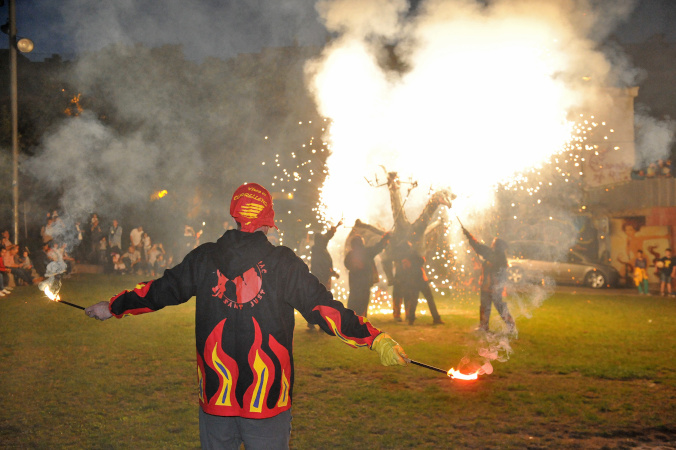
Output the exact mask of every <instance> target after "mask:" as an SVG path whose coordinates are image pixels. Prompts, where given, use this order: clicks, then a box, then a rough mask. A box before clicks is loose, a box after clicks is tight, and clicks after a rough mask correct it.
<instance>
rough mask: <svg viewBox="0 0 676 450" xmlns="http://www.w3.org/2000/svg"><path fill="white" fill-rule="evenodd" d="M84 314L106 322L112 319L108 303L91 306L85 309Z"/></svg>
mask: <svg viewBox="0 0 676 450" xmlns="http://www.w3.org/2000/svg"><path fill="white" fill-rule="evenodd" d="M85 314H87V315H88V316H89V317H91V318H92V319H98V320H107V319H110V318H111V317H113V315H112V314H111V312H110V307H109V302H105V301H104V302H98V303H96V304H95V305H92V306H90V307H88V308H86V309H85Z"/></svg>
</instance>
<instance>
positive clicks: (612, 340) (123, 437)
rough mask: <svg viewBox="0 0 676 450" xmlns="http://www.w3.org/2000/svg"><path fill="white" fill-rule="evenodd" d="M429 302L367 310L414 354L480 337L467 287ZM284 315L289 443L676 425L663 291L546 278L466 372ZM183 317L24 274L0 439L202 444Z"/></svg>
mask: <svg viewBox="0 0 676 450" xmlns="http://www.w3.org/2000/svg"><path fill="white" fill-rule="evenodd" d="M135 281H136V280H134V279H132V278H130V277H108V276H103V275H80V276H76V277H74V278H72V279H69V280H65V282H64V286H63V289H62V297H63V298H64V300H67V301H70V302H73V303H77V304H81V305H83V306H87V305H89V304H92V303H95V302H97V301H100V300H104V299H107V298H109V297H110V296H111V295H112V294H114V293H117V292H118V291H120V290H122V289H125V288H131V287H133V285H134V282H135ZM438 303H439V307H440V310H441V313H442V317H443V319H444V321H445V322H446V324H445V325H443V326H432V325H431V318H430V317H429V316H423V317H421V318H419V319H418V320H417V321H416V325H415V326H408V325H406V324H402V323H395V322H393V321H392V320H391V318H390V317H389V316H385V315H374V316H372V317H371V318H370V320H371V322H372V323H373V324H374V325H375V326H377V327H379V328H382V329H383V330H386V331H387V332H388V333H390V334H391V335H392V336H393V337H394V338H395V339H396V340H397V341H399V342H400V343H401V344H402V346H403V347H404V348H405V350H406V352H407V353H408V355H409V356H410V357H411V358H413V359H416V360H418V361H421V362H424V363H427V364H430V365H434V366H437V367H442V368H444V369H448V368H450V367H457V365H458V362H459V361H460V359H461V358H463V357H464V356H473V355H476V353H477V349H478V348H479V346H480V344H481V343H480V342H479V341H478V337H477V336H476V335H475V334H473V333H472V332H471V330H472V328H473V327H474V326H476V321H477V316H478V299H477V298H476V294H467V295H465V296H455V297H454V298H448V297H440V298H439V299H438ZM513 306H514V307H513V308H512V310H513V311H519V308H518V307H517V306H516V305H513ZM494 316H495V317H493V319H497V314H495V313H494ZM297 317H298V321H297V330H296V337H295V352H294V354H295V361H296V384H295V391H294V394H295V398H294V408H293V423H292V425H293V432H292V438H291V446H292V448H297V449H315V448H341V449H342V448H344V449H352V448H430V449H436V448H552V447H554V448H629V447H632V446H639V445H657V444H662V445H666V443H671V444H673V443H674V441H676V375H675V374H674V368H675V367H676V362H675V361H676V333H675V332H676V300H674V299H665V298H660V297H638V296H630V295H619V296H612V295H604V294H603V292H601V293H600V294H598V295H596V294H595V295H586V294H577V295H573V294H554V295H553V296H552V297H550V298H549V299H547V300H546V301H545V302H544V303H543V304H542V306H540V307H539V308H537V309H534V310H532V311H530V317H529V318H526V317H517V324H518V327H519V338H518V339H517V340H513V341H512V342H511V347H512V350H513V353H512V354H511V356H510V358H509V360H508V361H506V362H496V363H495V364H494V369H495V371H494V372H493V374H491V375H488V376H484V377H482V378H481V379H480V380H479V381H477V382H460V381H451V380H449V379H448V378H447V377H445V376H444V375H443V374H439V373H437V372H433V371H429V370H426V369H424V368H421V367H417V366H408V367H383V366H381V365H380V363H379V361H378V358H377V355H376V354H375V353H373V352H371V351H369V350H366V349H352V348H350V347H348V346H346V345H344V344H342V343H341V342H339V341H338V339H335V338H331V337H329V336H327V335H324V334H323V333H318V332H307V331H306V329H305V324H304V321H303V319H302V318H301V317H300V316H297ZM493 319H492V320H493ZM494 325H498V323H497V321H496V322H495V323H494ZM193 326H194V303H193V302H188V303H187V304H185V305H181V306H177V307H170V308H166V309H165V310H163V311H161V312H158V313H155V314H146V315H143V316H138V317H129V318H125V319H122V320H117V319H111V320H108V321H106V322H99V321H95V320H92V319H88V318H86V317H85V316H84V313H83V312H82V311H80V310H77V309H74V308H71V307H69V306H66V305H61V304H56V303H53V302H49V301H48V300H46V299H45V298H44V297H43V296H42V293H41V292H39V291H38V290H37V289H36V288H33V287H18V288H16V289H15V290H14V293H13V294H12V295H10V296H8V297H4V298H2V299H0V383H1V384H0V448H40V449H42V448H44V449H51V448H96V449H103V448H197V447H199V436H198V428H197V408H198V406H197V394H196V374H195V363H194V357H195V349H194V331H193ZM474 359H476V358H474Z"/></svg>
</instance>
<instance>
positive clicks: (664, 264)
mask: <svg viewBox="0 0 676 450" xmlns="http://www.w3.org/2000/svg"><path fill="white" fill-rule="evenodd" d="M655 265H656V267H657V271H658V272H659V275H660V295H671V278H672V277H673V276H674V271H676V265H674V260H673V258H672V257H671V249H670V248H668V249H666V250H665V251H664V256H663V257H661V258H659V259H658V260H657V261H656V263H655Z"/></svg>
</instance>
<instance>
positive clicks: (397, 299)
mask: <svg viewBox="0 0 676 450" xmlns="http://www.w3.org/2000/svg"><path fill="white" fill-rule="evenodd" d="M416 288H417V290H416V291H415V293H414V292H409V293H408V294H407V296H408V297H409V306H408V308H407V307H406V301H405V300H404V294H403V293H402V291H405V289H403V288H402V287H401V285H400V283H395V284H394V287H393V288H392V307H393V312H392V315H393V316H394V317H395V318H397V317H401V304H402V301H403V302H404V309H405V311H406V318H407V319H409V322H413V320H415V310H416V308H417V306H418V305H417V304H418V292H420V293H422V295H423V297H425V300H427V305H428V307H429V308H430V314H431V315H432V319H434V320H435V321H439V320H441V316H440V315H439V310H437V304H436V303H435V302H434V295H432V288H431V287H430V284H429V283H428V282H427V281H425V280H423V279H421V280H420V281H419V282H418V286H416ZM413 297H415V304H414V300H413ZM409 311H410V313H411V315H410V316H409ZM411 319H412V320H411Z"/></svg>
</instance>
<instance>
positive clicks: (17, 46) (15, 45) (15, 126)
mask: <svg viewBox="0 0 676 450" xmlns="http://www.w3.org/2000/svg"><path fill="white" fill-rule="evenodd" d="M7 24H8V25H9V26H8V27H2V28H3V29H2V31H3V32H5V33H7V34H8V35H9V99H10V109H11V116H12V200H13V203H14V209H13V214H12V222H13V225H14V244H18V243H19V112H18V109H19V108H18V101H17V77H16V52H17V50H18V51H20V52H22V53H27V52H30V51H32V50H33V42H32V41H31V40H30V39H26V38H23V39H19V40H17V38H16V7H15V0H9V21H8V22H7ZM5 28H7V29H5Z"/></svg>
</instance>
